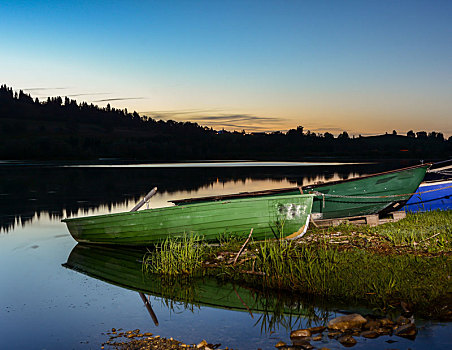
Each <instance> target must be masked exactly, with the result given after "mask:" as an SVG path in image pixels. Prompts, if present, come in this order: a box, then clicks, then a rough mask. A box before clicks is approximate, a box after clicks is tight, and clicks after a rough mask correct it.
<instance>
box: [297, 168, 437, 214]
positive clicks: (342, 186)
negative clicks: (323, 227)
mask: <svg viewBox="0 0 452 350" xmlns="http://www.w3.org/2000/svg"><path fill="white" fill-rule="evenodd" d="M429 166H430V164H426V165H421V166H414V167H409V168H403V169H398V170H394V171H388V172H385V173H379V174H374V175H369V176H363V177H359V178H356V179H350V180H345V181H337V182H332V183H325V184H321V185H314V186H305V187H303V192H304V193H316V194H317V195H316V197H315V198H314V203H313V205H312V213H313V218H317V219H332V218H341V217H350V216H361V215H371V214H384V213H385V212H390V211H395V210H398V209H400V208H401V207H403V206H404V205H405V203H406V202H407V201H408V200H409V199H410V198H411V196H412V195H413V193H414V192H416V190H417V188H418V187H419V185H420V183H421V182H422V180H423V179H424V176H425V173H426V171H427V169H428V168H429ZM319 193H322V194H324V195H320V194H319Z"/></svg>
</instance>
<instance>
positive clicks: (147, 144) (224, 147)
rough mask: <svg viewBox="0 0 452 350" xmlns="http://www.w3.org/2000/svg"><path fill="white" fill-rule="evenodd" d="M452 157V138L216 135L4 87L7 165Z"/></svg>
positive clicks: (1, 147) (2, 154)
mask: <svg viewBox="0 0 452 350" xmlns="http://www.w3.org/2000/svg"><path fill="white" fill-rule="evenodd" d="M451 155H452V137H449V138H448V139H445V138H444V135H443V134H442V133H441V132H436V131H430V132H426V131H417V132H414V131H413V130H410V131H409V132H408V133H407V134H406V135H399V134H397V132H396V131H395V130H393V131H392V132H391V133H386V134H384V135H378V136H370V137H362V136H359V137H350V136H349V134H348V133H347V131H344V132H342V133H341V134H339V135H338V136H336V137H335V136H334V135H333V134H331V133H329V132H325V133H323V134H320V133H315V132H311V131H310V130H304V128H303V127H302V126H298V127H297V128H294V129H290V130H288V131H287V132H285V133H284V132H280V131H276V132H272V133H246V132H245V131H233V132H229V131H226V130H214V129H212V128H209V127H203V126H200V125H199V124H197V123H192V122H176V121H173V120H167V121H163V120H155V119H153V118H151V117H147V116H141V115H139V114H138V113H137V112H135V111H134V112H132V113H131V112H129V111H127V109H116V108H112V107H111V106H110V105H107V106H106V107H104V108H101V107H98V106H96V105H93V104H88V103H86V102H81V103H78V102H77V101H76V100H73V99H70V98H68V97H64V98H63V97H59V96H58V97H49V98H47V100H46V101H39V100H38V99H37V98H35V99H33V98H32V97H31V96H30V95H29V94H26V93H24V92H23V91H22V90H20V91H19V92H17V91H14V90H13V89H12V88H10V87H7V86H6V85H2V86H1V87H0V159H42V160H47V159H68V160H70V159H98V158H128V159H141V160H161V161H163V160H190V159H198V160H207V159H267V160H271V159H278V160H283V159H286V160H302V159H308V158H318V157H336V158H352V159H363V158H364V159H388V158H391V159H393V158H413V159H414V158H421V159H441V158H450V157H451Z"/></svg>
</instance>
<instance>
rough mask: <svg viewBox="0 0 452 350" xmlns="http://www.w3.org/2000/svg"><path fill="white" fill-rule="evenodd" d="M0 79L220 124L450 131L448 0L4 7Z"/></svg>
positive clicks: (46, 92) (0, 4)
mask: <svg viewBox="0 0 452 350" xmlns="http://www.w3.org/2000/svg"><path fill="white" fill-rule="evenodd" d="M0 50H1V51H0V82H1V83H2V84H7V85H8V86H10V87H13V88H14V89H15V90H19V89H23V90H25V91H26V92H28V93H30V94H31V95H32V96H33V97H39V98H44V97H47V96H69V97H71V98H73V99H76V100H77V101H79V102H81V101H87V102H89V103H91V102H92V103H94V104H97V105H99V106H105V105H106V104H107V103H110V104H111V106H113V107H116V108H127V109H128V110H129V111H134V110H136V111H138V112H140V113H141V114H145V115H148V116H152V117H154V118H157V119H160V118H161V119H173V120H178V121H181V120H190V121H196V122H198V123H199V124H201V125H208V126H212V127H214V128H216V129H221V128H222V127H224V128H225V129H228V130H242V129H245V130H246V131H264V130H287V129H289V128H295V127H296V126H297V125H303V126H304V127H305V129H310V130H311V131H315V132H321V133H323V132H325V131H329V132H332V133H333V134H335V135H337V134H338V133H339V132H341V131H343V130H347V131H348V132H349V133H350V134H355V135H358V134H362V135H368V134H376V133H384V132H385V131H388V132H391V131H392V130H393V129H395V130H397V131H398V132H399V133H406V132H407V131H408V130H410V129H413V130H414V131H419V130H425V131H432V130H435V131H439V132H443V133H444V134H445V135H446V136H450V135H452V121H451V120H452V1H450V0H448V1H433V0H430V1H414V0H411V1H382V0H380V1H365V0H361V1H346V0H343V1H342V0H336V1H321V0H317V1H302V0H300V1H263V0H260V1H246V0H237V1H215V0H209V1H195V0H191V1H163V0H162V1H145V0H141V1H131V0H129V1H115V0H110V1H95V0H90V1H80V0H78V1H62V0H61V1H19V0H15V1H7V0H2V1H0Z"/></svg>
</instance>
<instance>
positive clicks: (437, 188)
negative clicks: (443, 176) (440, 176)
mask: <svg viewBox="0 0 452 350" xmlns="http://www.w3.org/2000/svg"><path fill="white" fill-rule="evenodd" d="M402 210H404V211H406V212H410V213H416V212H424V211H431V210H452V179H450V180H439V181H426V182H422V183H421V184H420V186H419V188H418V190H417V191H416V193H415V194H414V195H413V196H412V197H411V198H410V199H409V201H408V202H407V203H406V205H405V206H404V207H403V208H402Z"/></svg>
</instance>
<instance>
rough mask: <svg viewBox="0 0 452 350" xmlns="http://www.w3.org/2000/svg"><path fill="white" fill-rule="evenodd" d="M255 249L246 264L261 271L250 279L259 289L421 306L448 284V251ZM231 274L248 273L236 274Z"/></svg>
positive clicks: (278, 245) (274, 245) (283, 245)
mask: <svg viewBox="0 0 452 350" xmlns="http://www.w3.org/2000/svg"><path fill="white" fill-rule="evenodd" d="M258 250H259V252H258V253H257V255H256V261H255V262H254V264H253V265H252V266H251V264H249V265H248V266H247V268H248V269H250V268H254V271H255V272H257V273H259V274H261V275H263V277H259V278H255V281H254V283H255V284H259V285H261V287H262V288H272V289H286V290H291V291H298V292H300V293H303V294H304V293H307V294H313V295H319V296H324V297H328V298H336V299H348V300H361V301H364V302H366V303H369V304H371V305H373V306H374V307H377V308H382V309H384V308H387V307H388V306H390V305H391V304H392V303H394V302H399V301H402V300H403V301H407V302H411V303H413V304H414V305H416V307H417V308H418V309H422V308H425V307H427V306H428V305H431V304H432V303H433V302H434V301H435V300H438V299H439V298H441V297H443V296H444V295H445V294H447V291H448V290H449V292H450V289H451V285H450V281H449V279H450V277H449V276H450V275H451V273H452V263H451V259H450V258H449V257H447V256H438V257H429V258H426V257H419V256H413V255H379V254H373V253H369V252H367V251H365V250H361V249H354V250H348V251H339V250H337V249H335V248H330V247H328V246H326V245H324V244H320V245H300V244H294V243H291V242H280V241H279V242H278V241H276V242H275V241H273V242H270V241H268V242H263V243H260V245H259V249H258ZM234 278H235V279H238V280H247V279H248V278H249V276H248V277H243V274H240V273H236V274H235V275H234Z"/></svg>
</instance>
